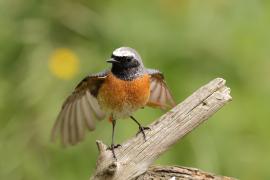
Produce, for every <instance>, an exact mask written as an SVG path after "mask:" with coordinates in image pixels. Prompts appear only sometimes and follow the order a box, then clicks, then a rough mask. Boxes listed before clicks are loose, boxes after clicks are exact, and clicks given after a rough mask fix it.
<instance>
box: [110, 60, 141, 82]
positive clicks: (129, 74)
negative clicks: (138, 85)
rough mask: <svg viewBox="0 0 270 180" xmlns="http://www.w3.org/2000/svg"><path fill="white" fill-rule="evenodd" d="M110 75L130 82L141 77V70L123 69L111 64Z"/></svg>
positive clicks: (139, 68)
mask: <svg viewBox="0 0 270 180" xmlns="http://www.w3.org/2000/svg"><path fill="white" fill-rule="evenodd" d="M112 73H113V74H114V75H115V76H116V77H118V78H119V79H122V80H126V81H131V80H134V79H136V78H137V77H140V76H141V75H143V68H142V67H141V66H138V67H130V68H123V67H121V66H118V65H117V64H113V66H112Z"/></svg>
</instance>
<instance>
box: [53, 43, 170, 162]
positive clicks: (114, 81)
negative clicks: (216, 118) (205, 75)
mask: <svg viewBox="0 0 270 180" xmlns="http://www.w3.org/2000/svg"><path fill="white" fill-rule="evenodd" d="M107 62H108V63H111V64H112V66H111V68H110V69H108V70H104V71H102V72H99V73H97V74H92V75H89V76H87V77H85V78H84V79H83V80H82V81H81V82H80V83H79V84H78V85H77V86H76V88H75V90H74V91H73V93H72V94H71V95H70V96H69V97H68V98H67V99H66V101H65V102H64V104H63V105H62V109H61V111H60V113H59V115H58V117H57V120H56V122H55V124H54V127H53V130H52V140H54V139H55V138H56V136H57V134H58V133H60V135H61V141H62V144H63V145H64V146H67V145H75V144H77V143H78V142H80V141H81V140H83V139H84V136H85V131H86V128H87V129H88V130H90V131H93V130H94V129H95V120H102V119H104V118H105V117H108V118H109V121H110V122H111V123H112V144H111V147H110V149H111V150H112V154H113V157H114V158H115V159H116V157H115V153H114V149H115V148H116V146H115V145H114V128H115V125H116V120H117V119H122V118H128V117H130V118H131V119H132V120H133V121H135V122H136V124H138V126H139V132H138V133H142V135H143V137H144V139H145V140H146V136H145V130H146V129H149V128H147V127H143V126H141V124H140V123H139V122H138V121H137V120H136V119H135V118H134V117H133V116H132V113H133V112H135V111H136V110H138V109H140V108H143V107H145V106H150V107H154V108H161V109H167V108H170V107H173V106H174V105H175V103H174V101H173V98H172V95H171V93H170V91H169V89H168V87H167V85H166V82H165V80H164V76H163V74H162V73H161V72H160V71H158V70H154V69H147V68H145V67H144V65H143V62H142V59H141V57H140V55H139V54H138V53H137V52H136V51H135V50H134V49H132V48H129V47H120V48H118V49H116V50H114V51H113V53H112V55H111V58H110V59H109V60H107Z"/></svg>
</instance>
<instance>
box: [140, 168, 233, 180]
mask: <svg viewBox="0 0 270 180" xmlns="http://www.w3.org/2000/svg"><path fill="white" fill-rule="evenodd" d="M149 179H152V180H153V179H158V180H179V179H181V180H185V179H188V180H236V179H235V178H231V177H225V176H218V175H214V174H212V173H208V172H204V171H202V170H199V169H196V168H189V167H181V166H166V167H163V166H152V167H150V168H149V169H148V170H147V172H146V173H144V174H142V175H140V176H139V177H137V178H136V180H149Z"/></svg>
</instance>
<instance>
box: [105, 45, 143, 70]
mask: <svg viewBox="0 0 270 180" xmlns="http://www.w3.org/2000/svg"><path fill="white" fill-rule="evenodd" d="M107 62H108V63H112V66H117V67H119V68H123V69H129V68H136V67H140V66H142V67H143V63H142V59H141V57H140V55H139V54H138V53H137V52H136V51H135V50H134V49H132V48H129V47H120V48H118V49H116V50H114V51H113V53H112V55H111V58H110V59H109V60H107Z"/></svg>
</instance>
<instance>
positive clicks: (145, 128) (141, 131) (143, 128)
mask: <svg viewBox="0 0 270 180" xmlns="http://www.w3.org/2000/svg"><path fill="white" fill-rule="evenodd" d="M130 118H131V119H132V120H133V121H134V122H135V123H136V124H138V126H139V131H138V132H137V134H136V135H138V134H140V133H142V134H143V138H144V140H145V141H146V135H145V132H144V130H151V129H150V128H149V127H143V126H142V125H141V124H140V123H139V122H138V121H137V120H136V119H135V118H134V117H133V116H130Z"/></svg>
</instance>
